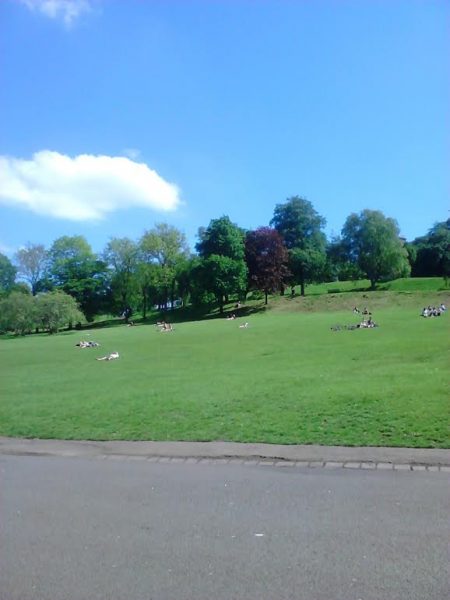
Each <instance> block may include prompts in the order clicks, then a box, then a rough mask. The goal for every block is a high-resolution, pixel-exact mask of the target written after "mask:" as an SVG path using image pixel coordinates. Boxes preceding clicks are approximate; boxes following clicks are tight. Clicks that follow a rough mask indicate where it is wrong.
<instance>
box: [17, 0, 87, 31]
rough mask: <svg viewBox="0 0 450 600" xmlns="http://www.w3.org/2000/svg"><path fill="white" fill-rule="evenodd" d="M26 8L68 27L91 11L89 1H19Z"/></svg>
mask: <svg viewBox="0 0 450 600" xmlns="http://www.w3.org/2000/svg"><path fill="white" fill-rule="evenodd" d="M21 2H22V4H24V5H25V6H26V7H27V8H29V9H30V10H32V11H37V12H40V13H41V14H43V15H45V16H46V17H49V18H50V19H56V20H58V19H60V20H62V21H63V22H64V24H65V25H67V26H70V25H72V23H73V22H74V21H75V20H76V19H78V17H79V16H80V15H82V14H83V13H86V12H89V11H90V10H91V8H92V7H91V3H90V0H21Z"/></svg>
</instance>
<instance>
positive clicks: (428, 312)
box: [421, 303, 447, 317]
mask: <svg viewBox="0 0 450 600" xmlns="http://www.w3.org/2000/svg"><path fill="white" fill-rule="evenodd" d="M446 310H447V307H446V306H445V304H444V303H441V305H440V306H438V307H437V308H436V306H431V305H430V306H425V307H424V308H423V309H422V313H421V316H422V317H440V316H441V314H442V313H444V312H445V311H446Z"/></svg>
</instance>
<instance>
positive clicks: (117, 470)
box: [0, 456, 450, 600]
mask: <svg viewBox="0 0 450 600" xmlns="http://www.w3.org/2000/svg"><path fill="white" fill-rule="evenodd" d="M0 477H1V481H0V599H1V600H150V599H151V600H233V599H239V600H268V599H270V600H285V599H289V600H359V599H361V600H444V599H445V600H447V598H448V597H449V589H448V587H447V586H448V584H447V571H448V557H447V543H448V539H449V533H450V524H449V520H448V508H449V506H448V504H449V502H448V500H449V493H448V492H449V488H448V473H443V472H427V471H423V472H412V471H375V470H372V471H368V470H358V469H356V470H353V469H336V470H333V469H313V468H307V467H305V468H284V467H281V468H280V467H270V466H245V465H242V466H240V465H234V464H214V465H208V464H189V463H184V464H174V463H170V464H161V463H151V462H148V461H145V460H133V459H131V458H127V459H123V460H101V459H87V458H57V457H42V456H41V457H38V456H1V457H0Z"/></svg>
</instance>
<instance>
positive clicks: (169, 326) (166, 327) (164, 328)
mask: <svg viewBox="0 0 450 600" xmlns="http://www.w3.org/2000/svg"><path fill="white" fill-rule="evenodd" d="M160 331H161V333H165V332H166V331H173V327H172V324H171V323H166V322H165V321H164V325H163V326H162V329H160Z"/></svg>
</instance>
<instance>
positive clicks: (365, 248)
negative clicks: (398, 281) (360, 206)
mask: <svg viewBox="0 0 450 600" xmlns="http://www.w3.org/2000/svg"><path fill="white" fill-rule="evenodd" d="M342 241H343V243H344V246H345V248H346V252H347V256H348V258H349V260H350V261H351V262H353V263H355V264H357V265H358V267H359V268H360V269H361V270H362V271H363V272H364V273H365V274H366V276H367V278H368V279H369V280H370V285H371V288H372V289H375V286H376V284H377V282H378V281H380V279H382V278H389V279H395V278H396V277H405V276H407V275H409V273H410V266H409V262H408V253H407V250H406V248H405V245H404V242H403V241H402V240H401V239H400V235H399V228H398V225H397V222H396V221H395V220H394V219H391V218H388V217H385V216H384V215H383V213H382V212H380V211H377V210H368V209H366V210H363V211H362V212H361V213H360V214H359V215H357V214H355V213H352V214H351V215H350V216H349V217H348V218H347V220H346V222H345V224H344V227H343V229H342Z"/></svg>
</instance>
